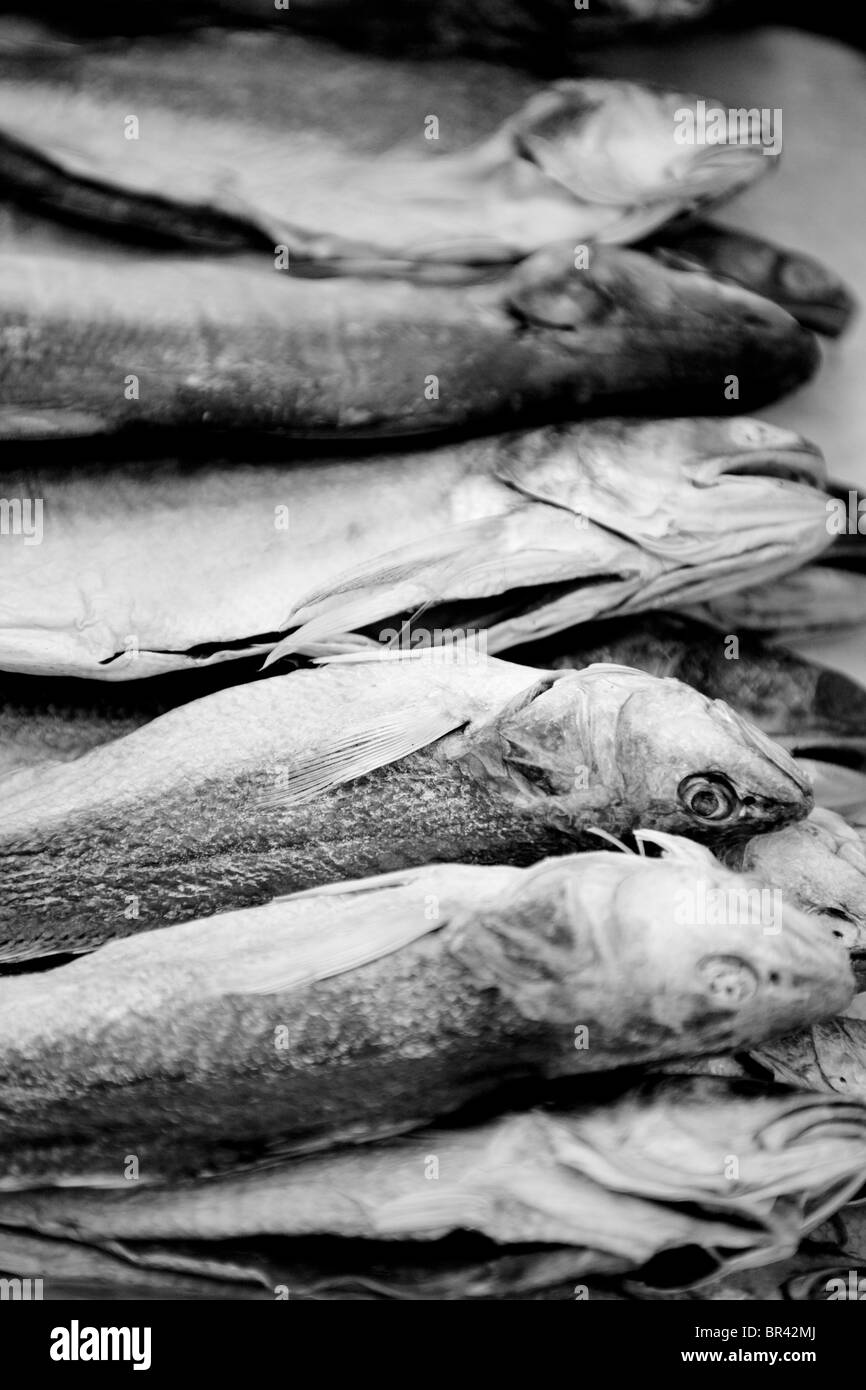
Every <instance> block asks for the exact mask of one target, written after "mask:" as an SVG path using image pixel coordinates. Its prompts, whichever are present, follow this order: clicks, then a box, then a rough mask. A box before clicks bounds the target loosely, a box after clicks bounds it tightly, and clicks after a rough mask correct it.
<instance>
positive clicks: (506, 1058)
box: [0, 837, 852, 1187]
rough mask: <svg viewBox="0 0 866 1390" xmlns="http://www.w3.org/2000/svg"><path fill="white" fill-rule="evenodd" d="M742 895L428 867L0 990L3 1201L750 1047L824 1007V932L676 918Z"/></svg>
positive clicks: (790, 925) (604, 866)
mask: <svg viewBox="0 0 866 1390" xmlns="http://www.w3.org/2000/svg"><path fill="white" fill-rule="evenodd" d="M744 886H748V880H744V879H742V878H740V877H739V876H737V875H734V874H731V873H730V872H729V871H728V870H726V869H723V868H722V867H721V865H719V864H718V862H717V861H716V860H714V859H713V856H712V855H711V854H710V852H709V851H708V850H706V849H703V848H702V847H700V846H696V845H694V844H693V843H692V842H691V841H688V840H686V841H678V840H676V838H675V837H669V838H668V841H667V844H666V854H665V857H664V858H663V859H644V858H642V857H639V856H634V855H623V854H614V853H611V852H610V851H609V850H601V851H598V852H595V853H589V854H582V855H570V856H564V857H559V858H556V859H550V860H547V861H545V862H544V863H542V864H540V865H537V866H535V867H533V868H530V869H513V868H507V867H504V866H496V867H487V868H482V867H470V866H466V865H449V864H445V865H435V866H431V867H428V868H424V869H418V870H414V871H409V872H405V873H398V874H390V875H385V876H384V877H380V878H373V879H362V880H358V881H357V882H355V883H347V884H335V885H334V886H333V887H332V888H327V889H319V890H313V891H312V893H308V894H300V895H298V896H295V897H290V898H285V899H281V900H277V901H275V902H272V903H269V904H267V905H265V906H263V907H259V908H255V909H246V910H242V911H239V912H232V913H227V914H218V915H216V916H213V917H208V918H204V919H203V920H201V921H198V922H189V923H185V924H181V925H178V926H174V927H170V928H163V929H162V930H161V931H157V932H146V933H143V934H141V935H139V936H137V937H134V938H131V939H128V940H126V941H118V942H114V943H112V944H110V945H108V946H106V947H105V948H103V949H102V950H100V951H97V952H95V953H94V954H93V955H91V956H88V957H87V958H86V959H84V960H81V961H76V962H74V963H72V964H69V965H66V966H62V967H60V968H59V969H54V970H51V971H48V972H45V973H37V974H30V975H24V976H21V977H18V978H13V979H7V980H3V981H0V1017H2V1020H3V1022H2V1030H0V1113H2V1115H3V1128H2V1137H0V1187H2V1185H3V1182H4V1181H5V1180H7V1179H9V1180H10V1181H11V1179H12V1178H13V1177H14V1176H16V1175H17V1176H18V1177H20V1176H21V1175H24V1174H26V1176H27V1179H28V1181H30V1180H31V1179H35V1177H36V1175H37V1173H38V1174H39V1175H40V1176H42V1177H44V1178H45V1180H46V1181H49V1182H51V1181H54V1180H55V1179H56V1177H57V1174H58V1173H59V1172H61V1171H62V1173H63V1174H65V1175H67V1176H68V1175H70V1174H71V1173H72V1172H76V1173H84V1174H89V1175H90V1177H91V1178H92V1177H93V1176H94V1173H95V1172H96V1171H99V1172H102V1173H103V1174H104V1175H105V1178H106V1181H109V1182H110V1181H111V1180H112V1179H113V1178H116V1179H117V1180H120V1179H121V1176H122V1170H123V1164H124V1157H125V1155H127V1154H129V1153H130V1152H134V1153H135V1154H136V1155H137V1156H138V1160H139V1164H140V1167H141V1173H142V1176H146V1177H147V1178H148V1179H150V1180H152V1179H153V1178H155V1177H156V1176H157V1175H160V1174H161V1175H165V1174H171V1173H177V1172H197V1171H202V1170H213V1169H219V1168H221V1167H225V1166H227V1165H231V1163H232V1162H236V1161H237V1160H238V1158H239V1157H240V1156H243V1155H246V1154H250V1153H253V1154H254V1153H255V1152H256V1151H257V1149H258V1150H261V1149H262V1148H274V1147H280V1148H282V1149H287V1148H297V1147H304V1146H310V1145H313V1146H320V1145H324V1144H332V1143H335V1142H339V1141H341V1140H344V1139H347V1138H348V1139H352V1140H358V1139H368V1138H371V1137H375V1136H376V1135H381V1134H383V1133H385V1134H388V1133H392V1132H395V1131H399V1130H401V1129H406V1128H411V1127H413V1126H415V1125H418V1124H420V1123H423V1122H429V1121H431V1120H434V1119H436V1118H437V1117H438V1116H441V1115H443V1114H445V1113H447V1112H449V1111H453V1110H456V1109H458V1108H459V1107H461V1106H463V1105H464V1104H466V1103H467V1102H469V1101H472V1100H474V1099H476V1098H477V1097H479V1096H480V1095H483V1094H485V1093H486V1092H490V1091H491V1090H494V1089H495V1088H496V1087H497V1085H501V1084H502V1083H503V1081H506V1080H507V1081H510V1082H514V1081H515V1080H521V1079H532V1078H536V1079H537V1078H539V1077H541V1078H545V1077H547V1078H549V1077H553V1076H560V1075H566V1076H567V1075H572V1074H575V1075H581V1074H582V1075H585V1074H587V1073H595V1072H603V1071H608V1070H610V1069H613V1068H617V1067H623V1066H633V1065H639V1064H641V1065H647V1064H650V1065H651V1064H652V1063H654V1062H657V1061H660V1060H663V1059H665V1058H670V1057H672V1056H683V1055H686V1056H687V1055H689V1054H691V1053H693V1052H702V1051H708V1052H716V1051H720V1050H724V1049H729V1048H740V1047H748V1046H751V1045H753V1044H755V1043H758V1042H760V1041H762V1040H764V1039H766V1038H768V1037H770V1038H771V1037H772V1036H773V1034H774V1033H779V1032H784V1031H785V1030H786V1029H790V1028H791V1027H795V1026H799V1025H802V1024H806V1023H808V1022H810V1021H813V1020H816V1019H820V1018H823V1017H826V1016H827V1015H828V1014H831V1013H833V1012H834V1011H837V1010H838V1009H841V1008H844V1007H845V1006H846V1004H848V1003H849V1002H850V998H851V992H852V984H851V977H850V972H849V969H848V963H847V957H846V954H845V951H844V949H843V948H842V947H841V946H840V945H839V944H838V943H837V942H836V941H835V940H834V939H833V936H832V933H831V932H830V931H829V930H826V928H825V929H823V930H822V929H821V927H820V925H819V924H816V923H815V922H814V921H813V920H812V919H811V918H809V917H807V916H806V915H805V914H802V913H800V912H798V911H797V910H796V909H794V908H788V909H787V911H785V913H784V920H780V921H779V922H777V923H776V930H775V931H774V932H772V933H771V932H762V931H759V930H757V925H758V924H757V923H756V922H755V921H754V920H752V919H751V918H748V917H747V915H745V914H734V913H731V914H730V915H729V921H728V924H727V925H726V926H723V927H719V926H718V925H717V924H716V922H715V921H710V920H707V919H706V918H707V914H703V915H702V914H701V913H700V911H699V910H698V908H697V906H696V905H697V904H698V901H699V893H700V892H703V894H704V899H705V898H706V896H707V895H710V896H713V895H716V896H718V897H722V898H725V899H726V900H730V901H731V902H732V903H733V901H734V900H736V899H737V897H738V896H739V895H741V894H742V892H743V889H744ZM704 899H701V901H703V900H704ZM687 904H692V905H695V907H694V910H692V911H685V910H683V909H684V908H685V906H686V905H687ZM696 918H697V920H695V919H696ZM323 1020H327V1024H326V1027H325V1028H324V1031H323V1023H322V1021H323ZM107 1028H110V1030H111V1037H112V1046H111V1048H110V1049H109V1050H108V1051H106V1049H105V1047H104V1045H103V1042H102V1039H103V1038H104V1036H105V1030H106V1029H107ZM61 1037H62V1038H63V1040H64V1043H63V1049H62V1056H58V1040H59V1039H60V1038H61ZM229 1039H231V1042H229V1041H228V1040H229ZM73 1117H74V1118H73ZM66 1136H69V1137H68V1138H67V1137H66Z"/></svg>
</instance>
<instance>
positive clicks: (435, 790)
mask: <svg viewBox="0 0 866 1390" xmlns="http://www.w3.org/2000/svg"><path fill="white" fill-rule="evenodd" d="M4 793H5V795H4V798H3V804H2V807H0V860H2V867H3V873H2V886H0V903H2V913H0V916H2V922H3V928H2V946H0V956H2V959H3V960H6V961H9V960H13V959H26V958H29V957H32V956H35V955H40V954H45V953H46V951H48V952H50V951H68V950H70V949H73V950H74V949H81V948H82V947H86V946H88V945H90V946H92V945H96V944H98V943H99V942H100V941H103V940H106V939H108V938H110V937H112V936H116V935H120V936H122V935H128V934H130V933H132V932H134V931H136V930H143V929H145V928H147V927H150V926H158V925H165V924H167V923H170V922H174V921H183V920H189V919H190V918H192V917H197V916H201V915H203V914H206V913H209V912H218V911H222V910H225V909H227V908H232V907H240V906H251V905H254V904H257V903H262V902H265V901H267V900H269V899H270V898H272V897H275V896H277V895H279V894H281V893H285V892H289V891H294V890H297V889H302V888H308V887H313V886H316V885H318V884H321V883H325V882H333V881H334V880H335V879H339V878H341V877H342V878H345V877H360V876H364V875H369V874H374V873H380V872H385V871H388V870H392V869H397V868H406V867H411V866H417V865H421V864H425V863H427V862H429V860H430V859H431V858H437V859H444V860H455V861H459V862H470V863H479V864H485V863H491V864H495V863H503V862H505V863H513V864H516V865H522V864H528V863H532V862H535V861H537V860H538V859H540V858H543V857H544V856H545V855H548V854H553V853H562V852H567V851H570V850H573V849H575V848H576V847H578V846H580V845H581V844H583V845H587V844H593V845H594V842H593V840H592V836H591V835H590V833H589V832H590V829H591V828H592V827H600V828H602V829H604V830H607V831H609V832H612V833H614V834H623V833H626V832H627V831H628V830H630V829H634V828H636V827H638V826H642V825H648V826H650V827H652V828H655V829H660V830H666V831H671V832H674V833H680V832H685V833H686V834H688V835H690V836H692V837H695V838H705V839H706V840H708V841H710V842H716V841H718V840H719V839H723V838H725V837H727V836H730V835H741V834H748V833H749V831H752V832H754V831H756V830H758V829H759V828H764V829H769V828H771V827H773V826H776V825H779V824H785V823H787V822H788V821H791V820H796V819H798V818H800V817H802V816H804V815H806V814H807V813H808V811H809V809H810V806H811V799H810V793H809V789H808V784H807V783H806V781H805V780H804V779H803V778H802V776H801V774H800V773H799V772H798V770H797V767H796V764H795V763H794V762H793V760H791V759H790V758H789V757H788V755H787V754H786V753H784V752H783V751H782V750H781V749H779V748H778V747H777V746H776V745H774V744H773V743H771V742H770V741H769V740H768V739H766V737H765V736H764V735H763V734H761V733H760V732H759V731H758V730H756V729H754V728H752V727H751V726H750V725H748V724H746V722H745V721H744V720H742V719H741V718H740V717H739V716H737V715H735V714H734V713H733V712H732V711H731V710H729V709H728V708H727V707H726V706H725V705H723V704H721V703H720V702H710V701H707V700H706V699H705V698H704V697H703V696H701V695H698V694H697V693H696V692H695V691H692V690H691V689H690V688H689V687H687V686H684V685H682V684H680V683H679V682H676V681H660V680H657V679H655V678H653V677H650V676H646V675H644V674H642V673H640V672H636V671H633V670H630V669H629V668H626V667H622V668H619V667H594V668H590V669H589V670H587V671H584V672H580V673H577V672H574V673H562V672H560V673H555V672H539V671H538V670H534V669H530V668H527V667H521V666H518V665H516V664H513V663H510V662H501V661H496V660H493V659H490V660H486V659H484V658H482V657H478V656H476V655H475V654H473V653H471V652H467V651H466V650H465V649H460V648H457V649H445V648H438V649H433V650H432V651H430V652H427V653H419V654H416V655H411V656H393V655H392V656H390V657H388V656H385V655H381V654H380V655H379V656H378V657H376V658H365V659H362V660H360V661H359V660H357V659H356V660H351V661H348V662H345V661H343V662H341V661H337V662H333V663H331V664H330V665H328V666H326V667H325V668H324V669H313V670H301V671H295V672H293V673H292V674H290V675H287V676H280V677H275V678H274V679H272V680H264V681H259V682H255V683H253V684H251V685H245V686H240V687H232V688H230V689H227V690H222V691H219V692H217V693H216V694H213V695H210V696H208V697H207V698H206V699H204V700H196V701H193V702H192V703H191V704H188V705H185V706H183V707H181V708H180V709H175V710H171V711H169V713H167V714H165V715H162V716H161V717H160V718H158V719H155V720H153V721H152V722H151V723H149V724H147V725H145V727H144V728H141V729H138V730H136V731H134V732H133V733H131V734H129V735H127V736H126V737H125V738H122V739H118V740H116V741H115V742H113V743H110V744H106V745H103V746H102V747H101V748H96V749H93V750H92V751H91V752H90V753H87V754H85V755H84V756H82V757H80V758H77V759H76V760H75V761H73V762H69V763H65V764H59V765H48V764H45V765H42V766H39V767H34V768H25V769H22V770H20V771H19V772H17V773H13V774H11V775H10V776H8V777H7V778H6V779H5V783H4Z"/></svg>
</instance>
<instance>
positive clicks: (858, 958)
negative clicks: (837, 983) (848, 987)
mask: <svg viewBox="0 0 866 1390" xmlns="http://www.w3.org/2000/svg"><path fill="white" fill-rule="evenodd" d="M845 920H846V921H850V920H851V918H850V917H848V916H847V915H846V916H845ZM848 959H849V960H850V962H851V970H852V972H853V975H854V982H855V984H856V985H857V992H858V994H859V993H862V992H863V991H864V990H866V950H856V951H849V953H848Z"/></svg>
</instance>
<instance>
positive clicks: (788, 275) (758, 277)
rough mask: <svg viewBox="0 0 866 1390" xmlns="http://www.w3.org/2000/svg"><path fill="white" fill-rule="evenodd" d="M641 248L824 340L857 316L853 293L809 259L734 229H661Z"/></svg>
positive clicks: (692, 224) (693, 225) (695, 225)
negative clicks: (739, 292)
mask: <svg viewBox="0 0 866 1390" xmlns="http://www.w3.org/2000/svg"><path fill="white" fill-rule="evenodd" d="M640 247H641V250H644V251H647V252H649V253H650V254H651V255H653V256H655V257H657V259H659V260H661V261H662V262H663V264H665V265H670V266H676V267H678V268H680V269H687V268H688V267H689V266H694V267H695V268H696V269H698V270H702V271H707V272H708V273H709V274H711V275H716V276H720V277H721V278H722V279H725V280H732V281H733V282H734V284H737V285H742V286H743V288H744V289H747V290H751V291H752V292H753V293H754V294H760V295H763V297H764V298H765V299H772V301H773V303H774V304H779V305H781V307H782V308H783V309H786V310H787V312H788V313H789V314H791V315H792V316H793V317H794V318H795V319H796V320H797V321H798V323H801V324H803V325H804V326H805V327H806V328H811V329H812V330H813V331H814V332H815V333H822V334H824V335H825V336H826V337H828V338H838V337H840V336H841V334H843V333H845V332H846V331H847V329H848V328H849V327H850V325H851V321H852V319H853V318H854V315H855V313H856V311H857V301H856V298H855V296H854V294H853V291H852V290H850V289H849V288H848V286H847V285H846V284H845V283H844V281H843V280H842V279H841V278H840V277H839V276H838V275H836V273H835V272H834V271H832V270H830V269H829V267H827V266H825V265H823V264H822V263H821V261H819V260H816V259H815V257H814V256H807V255H805V254H804V253H803V252H801V251H791V250H788V249H787V248H782V247H779V246H775V245H774V244H773V243H772V242H768V241H764V240H763V239H762V238H761V237H757V236H752V235H751V234H750V233H748V232H741V231H738V230H737V229H736V228H734V227H726V226H720V225H718V224H716V223H713V222H702V221H695V220H694V219H686V220H685V222H684V224H680V223H674V224H670V225H668V226H665V227H663V228H661V229H660V230H659V231H657V232H655V233H653V235H652V236H651V237H650V238H648V239H647V240H646V241H645V242H641V243H640Z"/></svg>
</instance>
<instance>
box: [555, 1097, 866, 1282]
mask: <svg viewBox="0 0 866 1390" xmlns="http://www.w3.org/2000/svg"><path fill="white" fill-rule="evenodd" d="M560 1144H561V1148H560V1153H561V1157H562V1159H563V1161H567V1155H568V1154H569V1153H570V1154H571V1157H572V1161H573V1162H574V1163H575V1164H579V1165H580V1166H581V1169H582V1171H584V1172H586V1174H587V1176H589V1177H591V1178H592V1179H593V1180H594V1181H596V1182H599V1183H600V1184H601V1185H602V1186H604V1187H605V1188H607V1189H609V1190H610V1189H613V1190H614V1191H631V1192H634V1193H635V1194H636V1195H637V1194H640V1195H641V1196H645V1197H648V1198H651V1199H653V1200H661V1201H669V1202H690V1203H695V1204H696V1206H697V1207H698V1209H702V1210H703V1211H704V1212H706V1211H707V1209H709V1210H711V1211H714V1212H716V1213H717V1214H718V1215H719V1216H720V1215H721V1214H722V1213H723V1212H724V1211H728V1212H729V1213H730V1214H731V1215H735V1214H739V1216H740V1217H741V1218H742V1219H744V1220H746V1219H750V1218H751V1219H752V1220H757V1221H758V1222H759V1223H760V1224H761V1225H764V1224H765V1223H766V1228H769V1227H775V1228H776V1229H775V1236H774V1237H770V1239H774V1238H778V1237H779V1236H780V1235H781V1229H780V1228H781V1227H782V1226H787V1225H788V1222H789V1220H790V1219H791V1218H793V1229H790V1230H789V1237H790V1238H791V1241H792V1246H793V1247H796V1243H797V1239H798V1237H799V1236H801V1235H802V1234H804V1233H805V1232H806V1231H807V1230H809V1229H811V1228H812V1227H814V1226H816V1225H818V1224H819V1223H820V1222H821V1221H822V1220H824V1219H825V1218H826V1216H827V1215H828V1214H829V1213H830V1212H832V1211H834V1210H835V1209H836V1208H837V1207H838V1206H840V1205H841V1204H842V1203H843V1202H844V1201H845V1200H846V1198H847V1197H850V1196H851V1195H852V1194H853V1193H854V1192H856V1191H857V1189H858V1188H859V1186H860V1184H861V1183H862V1174H863V1158H864V1145H866V1106H863V1105H861V1104H858V1103H857V1102H852V1101H849V1100H847V1099H846V1098H844V1097H842V1096H832V1095H823V1094H813V1093H811V1092H808V1091H802V1090H793V1089H789V1088H788V1087H784V1086H777V1085H771V1084H762V1083H760V1082H755V1081H751V1080H743V1081H741V1080H737V1079H735V1078H727V1077H716V1076H684V1077H670V1076H668V1077H662V1078H653V1079H651V1080H649V1081H647V1082H646V1083H644V1084H643V1085H640V1086H637V1087H635V1088H633V1089H631V1090H630V1091H628V1092H627V1093H625V1095H623V1096H622V1097H620V1098H619V1099H617V1100H615V1101H614V1102H613V1103H610V1102H609V1103H607V1104H604V1105H594V1106H592V1107H587V1108H586V1109H585V1110H584V1111H583V1112H582V1113H581V1114H579V1115H575V1116H574V1117H573V1118H572V1119H571V1123H570V1124H569V1123H568V1122H567V1121H566V1123H564V1124H563V1127H562V1130H561V1132H560ZM731 1160H735V1161H734V1162H732V1161H731ZM761 1218H763V1220H762V1219H761ZM777 1223H778V1224H777ZM766 1235H767V1236H768V1237H769V1229H766ZM780 1253H781V1252H780ZM785 1253H793V1249H790V1250H789V1251H786V1252H785ZM771 1258H772V1255H769V1254H768V1255H766V1256H765V1258H764V1259H762V1260H761V1261H760V1263H768V1262H769V1260H770V1259H771Z"/></svg>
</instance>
